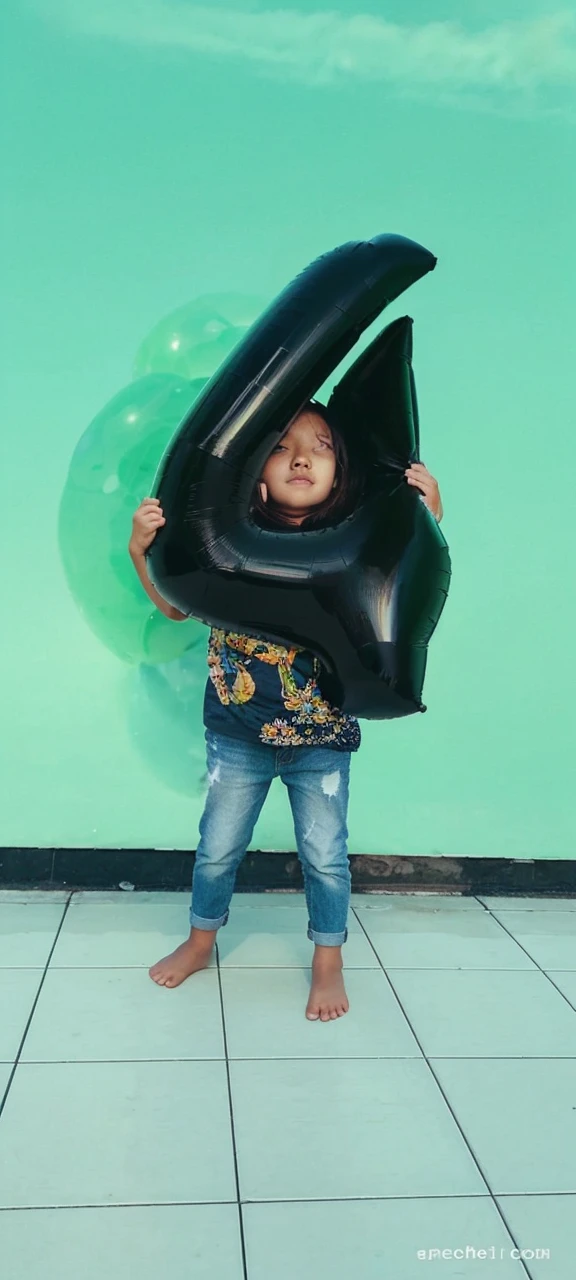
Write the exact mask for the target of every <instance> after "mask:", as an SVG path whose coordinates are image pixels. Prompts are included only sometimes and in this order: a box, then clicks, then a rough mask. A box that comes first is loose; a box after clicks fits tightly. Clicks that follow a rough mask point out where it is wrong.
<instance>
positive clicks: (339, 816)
mask: <svg viewBox="0 0 576 1280" xmlns="http://www.w3.org/2000/svg"><path fill="white" fill-rule="evenodd" d="M405 474H406V477H407V480H408V483H409V484H414V485H417V486H418V488H419V489H420V490H421V491H422V497H423V501H425V502H426V505H427V506H428V508H429V509H430V510H431V511H432V513H433V514H434V515H435V517H436V519H437V520H440V519H441V518H442V503H441V499H440V493H439V489H438V484H437V482H436V480H435V479H434V477H433V476H431V475H430V473H429V472H428V470H427V469H426V467H425V466H424V464H423V463H414V464H413V465H412V466H411V467H408V468H407V469H406V472H405ZM359 491H360V482H359V478H358V476H357V475H354V474H353V469H352V468H351V466H350V464H349V460H348V455H347V450H346V447H345V444H344V441H343V439H342V437H341V435H340V433H339V432H338V430H337V428H336V426H335V425H334V424H333V423H332V424H331V423H330V421H329V417H328V414H327V411H326V409H325V408H324V406H323V405H321V404H320V403H319V402H317V401H308V402H307V404H306V405H305V406H304V408H303V409H301V410H300V412H299V413H298V414H297V416H296V417H295V418H294V419H293V421H292V423H291V424H290V426H289V428H288V430H287V431H286V432H285V433H284V435H283V436H282V437H281V440H280V442H279V443H278V444H277V445H275V447H274V448H273V449H272V452H271V453H270V455H269V457H268V459H267V461H266V463H265V466H264V468H263V471H262V476H261V478H260V481H259V482H258V485H257V486H256V490H255V494H254V498H253V505H252V518H253V519H254V520H255V521H256V523H258V524H259V525H261V526H262V527H264V528H276V529H277V528H282V529H283V530H284V531H285V532H286V533H289V532H290V531H291V530H292V531H293V530H297V529H300V528H305V529H308V528H314V527H318V526H320V525H322V524H323V523H325V522H327V521H328V520H330V521H331V522H335V521H336V520H338V519H340V518H341V517H342V516H343V515H346V514H348V513H349V512H350V511H351V510H353V509H354V505H355V502H356V500H357V497H358V494H359ZM164 523H165V518H164V516H163V514H162V509H161V507H160V504H159V499H158V498H144V500H143V501H142V503H141V504H140V506H139V507H138V510H137V511H136V513H135V515H134V518H133V531H132V537H131V539H130V544H129V550H130V554H131V556H132V560H133V562H134V565H135V568H136V571H137V573H138V576H139V578H140V581H141V582H142V585H143V586H144V588H145V590H146V591H147V593H148V595H149V596H150V598H151V599H152V600H153V601H154V603H155V604H156V605H157V607H158V608H159V609H160V610H161V611H162V613H164V614H165V615H166V616H167V617H168V618H171V619H173V620H174V621H177V622H180V621H182V622H184V621H186V618H187V616H188V615H186V614H184V613H181V612H180V610H179V609H176V608H174V607H173V606H172V605H170V604H168V602H167V601H166V600H164V599H163V597H162V596H161V595H159V593H158V592H157V591H156V589H155V587H154V586H153V585H152V583H151V581H150V579H149V577H148V573H147V569H146V561H145V557H144V552H145V551H146V549H147V548H148V547H149V546H150V543H151V542H152V541H153V539H154V537H155V536H156V530H157V528H158V527H159V526H160V525H162V524H164ZM208 668H209V678H208V680H207V683H206V692H205V698H204V726H205V739H206V747H207V767H208V780H209V787H208V795H207V798H206V804H205V808H204V812H203V814H202V817H201V818H200V824H199V830H200V842H199V844H198V848H197V850H196V859H195V863H194V871H193V876H192V901H191V905H190V912H189V918H190V925H191V929H190V935H189V937H188V938H187V939H186V941H185V942H183V943H182V944H181V945H180V946H179V947H177V948H176V950H175V951H173V952H172V953H171V954H170V955H168V956H164V958H163V959H162V960H159V961H158V963H157V964H154V965H152V967H151V969H150V970H149V973H150V977H151V978H152V979H153V980H154V982H157V983H158V984H159V985H160V986H165V987H176V986H178V985H179V983H181V982H183V981H184V979H185V978H188V977H189V976H190V974H193V973H195V972H196V971H197V970H198V969H204V968H206V966H207V964H208V962H209V960H210V956H211V952H212V948H213V946H214V940H215V938H216V933H217V931H218V929H219V928H221V926H223V925H225V924H227V922H228V917H229V904H230V900H231V897H232V894H233V891H234V884H235V878H236V871H237V869H238V866H239V864H240V862H241V861H242V858H243V857H244V854H245V852H246V849H247V846H248V844H249V843H250V840H251V838H252V832H253V829H254V826H255V824H256V820H257V818H258V815H259V813H260V810H261V808H262V805H263V803H264V800H265V798H266V795H267V794H268V791H269V788H270V784H271V782H272V780H273V778H275V777H276V776H279V777H280V778H281V779H282V781H283V782H284V783H285V785H286V787H287V788H288V795H289V800H290V806H291V809H292V816H293V819H294V833H295V836H296V843H297V848H298V855H299V858H300V862H301V865H302V872H303V878H304V887H305V896H306V903H307V907H308V914H309V920H308V930H307V936H308V937H309V938H310V939H311V941H312V942H313V943H314V957H313V961H312V983H311V988H310V996H309V999H308V1003H307V1006H306V1017H307V1018H309V1019H320V1020H321V1021H322V1022H328V1021H329V1020H331V1019H332V1018H338V1017H340V1016H341V1015H342V1014H343V1013H346V1012H347V1011H348V1008H349V1004H348V998H347V995H346V991H345V988H344V982H343V978H342V945H343V943H344V942H346V939H347V937H348V930H347V927H346V922H347V917H348V906H349V901H350V882H351V876H350V869H349V863H348V854H347V837H348V829H347V826H346V814H347V805H348V789H349V774H350V757H351V754H352V752H353V751H357V750H358V747H359V746H360V740H361V739H360V726H359V724H358V721H357V720H356V719H355V718H354V717H353V716H350V715H346V714H344V712H342V711H340V710H339V709H338V708H337V707H334V706H331V705H330V704H329V703H328V702H326V701H325V699H324V698H323V697H322V695H321V692H320V689H319V687H318V684H317V677H318V675H319V672H320V661H319V659H318V658H317V657H316V656H315V655H314V654H312V653H310V652H309V651H308V650H306V649H298V648H293V647H287V646H284V645H281V644H271V643H270V642H269V641H267V640H265V639H264V638H262V637H259V636H254V635H246V634H243V633H239V632H236V631H227V630H225V629H223V628H219V627H212V628H211V630H210V636H209V641H208Z"/></svg>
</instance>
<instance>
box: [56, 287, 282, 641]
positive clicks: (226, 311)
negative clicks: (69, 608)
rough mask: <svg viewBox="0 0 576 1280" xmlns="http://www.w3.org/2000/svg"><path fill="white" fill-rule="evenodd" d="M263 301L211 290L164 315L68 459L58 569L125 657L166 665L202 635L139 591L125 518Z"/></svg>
mask: <svg viewBox="0 0 576 1280" xmlns="http://www.w3.org/2000/svg"><path fill="white" fill-rule="evenodd" d="M266 305H267V300H266V299H263V298H260V297H255V296H248V295H245V294H238V293H217V294H205V295H203V296H202V297H199V298H197V299H195V300H194V301H193V302H191V303H189V304H187V305H186V306H183V307H179V308H178V309H177V310H176V311H173V312H171V313H170V315H168V316H166V317H165V318H164V319H163V320H161V321H160V323H159V324H157V325H156V326H155V327H154V329H153V330H152V332H151V333H150V334H149V335H148V337H147V338H145V339H144V341H143V342H142V344H141V346H140V347H139V349H138V351H137V354H136V359H135V362H134V370H133V376H134V381H133V382H130V383H129V384H128V385H127V386H126V387H124V388H123V389H122V390H121V391H119V392H118V393H117V394H116V395H115V396H113V397H112V399H111V400H109V401H108V403H107V404H106V405H104V408H103V409H101V410H100V412H99V413H97V414H96V417H95V418H94V419H93V420H92V422H91V423H90V425H89V426H88V427H87V428H86V430H85V431H84V433H83V435H82V436H81V437H80V439H79V441H78V444H77V445H76V448H75V450H74V453H73V455H72V458H71V461H70V466H69V469H68V474H67V477H66V482H65V484H64V488H63V492H62V497H61V500H60V507H59V513H58V541H59V547H60V554H61V558H62V564H63V567H64V573H65V575H66V580H67V583H68V586H69V589H70V591H71V593H72V596H73V598H74V600H75V602H76V604H77V605H78V608H79V609H80V612H81V613H82V616H83V618H84V619H85V621H86V623H87V625H88V626H89V627H90V629H91V631H92V632H93V633H94V635H96V636H97V637H98V639H99V640H100V641H101V642H102V644H104V645H106V647H107V648H108V649H110V650H111V651H112V653H114V654H116V655H117V657H119V658H121V659H123V661H125V662H128V663H133V664H136V663H142V662H144V663H148V664H157V663H165V662H170V661H171V660H172V659H174V658H178V657H180V656H181V655H182V654H183V653H184V652H185V651H187V650H189V649H191V648H193V647H194V646H196V645H197V644H198V643H199V641H201V640H203V639H204V638H205V634H206V628H205V626H204V624H203V623H200V622H194V621H190V622H187V623H185V624H182V625H180V626H176V625H175V624H174V623H173V622H171V621H170V620H169V619H168V618H166V617H165V616H164V614H162V613H160V611H159V610H158V609H156V608H155V607H154V605H153V604H152V601H151V600H150V599H149V598H148V596H147V595H146V593H145V591H144V590H143V588H142V584H141V583H140V582H139V580H138V577H137V574H136V571H135V569H134V565H133V564H132V561H131V559H130V556H129V554H128V542H129V540H130V534H131V530H132V517H133V515H134V512H135V510H136V508H137V507H138V506H139V504H140V502H141V501H142V499H143V498H144V497H146V496H147V495H148V494H151V493H152V492H153V486H154V479H155V476H156V474H157V471H158V469H159V467H160V464H161V460H162V457H163V455H164V454H165V452H166V450H167V448H168V447H169V445H170V441H171V439H172V437H173V436H174V434H175V432H176V431H177V429H178V427H179V425H180V423H181V422H182V419H183V418H184V417H185V415H186V414H187V413H188V412H189V410H190V408H191V406H192V404H193V403H194V401H195V400H196V398H197V396H198V395H199V393H200V391H201V390H202V388H203V387H204V386H205V384H206V382H207V381H208V380H209V379H210V378H211V377H212V375H213V374H214V373H215V372H216V370H217V369H218V367H219V366H220V364H221V363H222V361H223V360H224V359H226V357H227V356H228V355H229V354H230V352H231V351H232V350H233V349H234V347H235V346H236V344H237V343H238V342H239V341H240V339H241V338H243V337H244V335H245V333H246V331H247V329H249V328H250V326H251V325H252V324H253V323H254V321H255V320H256V319H257V317H258V316H259V315H260V314H261V313H262V311H263V310H264V308H265V307H266Z"/></svg>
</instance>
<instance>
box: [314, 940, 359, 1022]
mask: <svg viewBox="0 0 576 1280" xmlns="http://www.w3.org/2000/svg"><path fill="white" fill-rule="evenodd" d="M324 951H326V952H329V954H327V955H326V956H324V955H323V954H322V952H324ZM349 1008H350V1005H349V1003H348V996H347V995H346V988H345V986H344V979H343V977H342V955H341V953H340V948H338V955H334V953H333V952H332V948H328V947H322V948H320V949H319V950H317V951H316V952H315V954H314V959H313V961H312V986H311V988H310V996H309V998H308V1004H307V1005H306V1017H307V1018H310V1020H315V1019H316V1018H319V1019H320V1021H321V1022H330V1020H331V1019H332V1018H340V1017H341V1016H342V1014H343V1013H348V1010H349Z"/></svg>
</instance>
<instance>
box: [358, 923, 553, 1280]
mask: <svg viewBox="0 0 576 1280" xmlns="http://www.w3.org/2000/svg"><path fill="white" fill-rule="evenodd" d="M477 900H478V899H477ZM482 905H483V904H482ZM351 909H352V910H354V908H353V907H352V908H351ZM354 915H355V916H356V919H357V920H358V913H357V912H356V911H354ZM358 924H359V925H360V928H361V929H362V930H363V932H364V935H365V937H366V941H367V942H368V945H369V946H370V947H371V948H372V950H373V952H374V955H375V956H376V959H377V961H378V964H379V965H380V968H381V969H382V972H383V973H384V974H385V976H386V980H387V982H388V984H389V986H390V989H391V991H392V994H393V996H394V998H395V1000H396V1001H397V1003H398V1006H399V1008H400V1010H401V1012H402V1013H403V1015H404V1017H405V1019H406V1022H407V1025H408V1026H409V1028H410V1031H411V1033H412V1035H413V1036H414V1039H415V1041H416V1043H417V1045H418V1047H419V1049H420V1052H421V1054H422V1058H423V1059H424V1062H425V1063H426V1066H427V1067H428V1070H429V1072H430V1075H431V1076H432V1079H433V1080H434V1081H435V1084H436V1088H437V1089H438V1090H439V1092H440V1093H441V1095H442V1097H443V1098H444V1102H445V1104H446V1106H447V1108H448V1111H449V1112H450V1115H451V1116H452V1119H453V1121H454V1124H455V1125H456V1127H457V1128H458V1130H459V1133H460V1135H461V1137H462V1140H463V1142H464V1143H465V1146H466V1149H467V1150H468V1152H469V1153H470V1157H471V1159H472V1160H473V1161H474V1164H475V1166H476V1168H477V1170H478V1173H479V1175H480V1177H481V1179H482V1181H483V1183H484V1186H485V1187H486V1189H487V1192H488V1195H489V1196H490V1199H491V1201H492V1204H493V1206H494V1209H495V1211H496V1213H497V1214H498V1216H499V1218H500V1219H501V1221H502V1223H503V1225H504V1228H505V1230H506V1231H507V1232H508V1235H509V1236H510V1238H511V1240H513V1241H514V1246H515V1248H516V1249H517V1250H518V1252H519V1253H521V1249H520V1246H519V1244H518V1241H517V1239H516V1237H515V1235H514V1233H513V1231H512V1229H511V1227H510V1226H509V1225H508V1223H507V1221H506V1218H505V1216H504V1213H503V1211H502V1210H501V1208H500V1205H499V1204H498V1201H497V1200H496V1199H495V1196H494V1195H493V1193H492V1189H491V1187H490V1185H489V1183H488V1179H487V1178H486V1176H485V1174H484V1172H483V1170H482V1167H481V1165H480V1162H479V1160H478V1159H477V1158H476V1155H475V1152H474V1150H473V1148H472V1146H471V1144H470V1143H469V1141H468V1139H467V1137H466V1134H465V1133H464V1130H463V1128H462V1125H461V1124H460V1121H459V1120H458V1117H457V1116H456V1113H455V1111H454V1109H453V1107H452V1106H451V1104H450V1101H449V1099H448V1097H447V1095H446V1093H445V1091H444V1089H443V1088H442V1085H441V1083H440V1081H439V1079H438V1077H437V1075H436V1072H435V1071H434V1068H433V1067H432V1065H431V1063H432V1059H431V1058H429V1057H428V1055H427V1054H426V1053H425V1052H424V1047H423V1045H422V1043H421V1041H420V1039H419V1037H418V1036H417V1035H416V1031H415V1029H414V1027H413V1025H412V1022H411V1021H410V1018H409V1017H408V1014H407V1012H406V1010H405V1008H404V1006H403V1004H402V1001H401V999H400V997H399V995H398V993H397V991H396V990H395V989H394V986H393V983H392V982H391V980H390V978H389V977H388V973H387V971H386V969H385V968H384V965H383V964H382V963H381V960H380V957H379V955H378V952H377V951H376V948H375V947H374V946H373V944H372V940H371V938H369V937H368V934H367V933H366V930H365V929H364V925H363V924H362V921H361V920H358ZM519 1261H520V1262H521V1264H522V1270H523V1274H524V1275H525V1276H527V1277H528V1280H533V1278H532V1277H531V1273H530V1271H528V1268H527V1267H526V1266H525V1264H524V1259H522V1258H520V1259H519Z"/></svg>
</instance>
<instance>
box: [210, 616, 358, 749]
mask: <svg viewBox="0 0 576 1280" xmlns="http://www.w3.org/2000/svg"><path fill="white" fill-rule="evenodd" d="M207 656H208V669H209V677H208V680H207V683H206V692H205V695H204V725H205V727H206V728H207V729H212V730H213V731H214V732H216V733H224V734H228V736H229V737H232V738H243V739H244V740H245V741H247V742H262V743H267V744H269V745H270V746H273V747H301V746H310V747H332V748H333V749H334V750H335V751H357V750H358V747H359V746H360V725H359V724H358V721H357V720H356V719H355V717H354V716H350V715H346V714H345V713H344V712H343V711H340V710H339V709H338V708H337V707H333V706H331V704H330V703H329V702H327V701H326V700H325V699H324V698H323V697H322V694H321V693H320V689H319V687H318V684H317V677H318V675H319V672H320V669H321V664H320V659H319V658H317V657H316V655H315V654H313V653H310V652H309V650H308V649H299V648H287V647H286V646H284V645H281V644H272V643H270V642H269V641H268V640H263V639H262V638H260V637H258V636H253V635H245V634H244V633H242V632H237V631H226V630H224V629H223V628H220V627H212V628H211V630H210V636H209V640H208V655H207Z"/></svg>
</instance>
